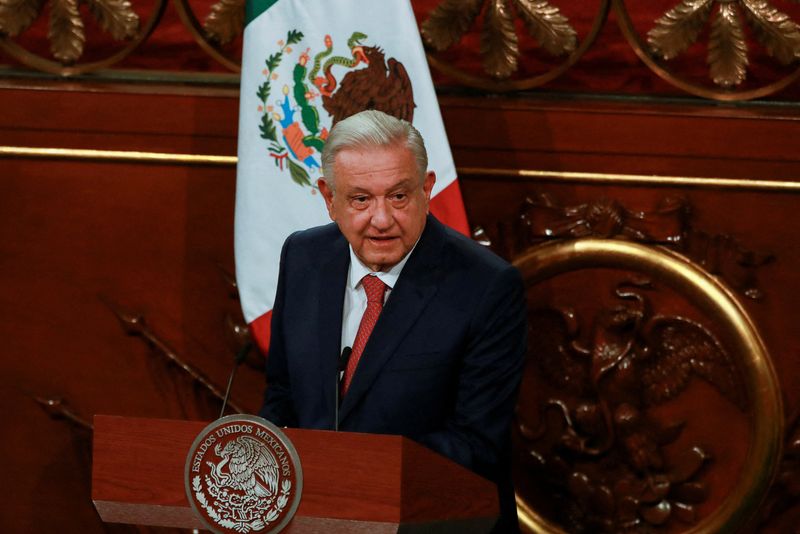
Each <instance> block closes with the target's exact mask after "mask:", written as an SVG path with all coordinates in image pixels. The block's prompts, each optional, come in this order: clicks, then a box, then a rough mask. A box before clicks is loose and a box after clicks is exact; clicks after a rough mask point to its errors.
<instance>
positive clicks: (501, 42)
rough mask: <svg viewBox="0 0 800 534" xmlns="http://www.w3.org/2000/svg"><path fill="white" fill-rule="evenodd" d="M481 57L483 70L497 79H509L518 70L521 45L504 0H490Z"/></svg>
mask: <svg viewBox="0 0 800 534" xmlns="http://www.w3.org/2000/svg"><path fill="white" fill-rule="evenodd" d="M481 56H483V69H484V70H485V71H486V72H487V73H488V74H490V75H491V76H494V77H495V78H508V77H509V76H511V75H512V74H513V73H514V71H516V70H517V59H518V58H519V43H518V42H517V33H516V31H514V19H513V17H511V16H510V14H509V12H508V5H507V4H506V3H505V1H504V0H489V5H488V7H487V8H486V16H485V18H484V24H483V31H482V32H481Z"/></svg>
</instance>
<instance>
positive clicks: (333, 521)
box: [92, 415, 498, 534]
mask: <svg viewBox="0 0 800 534" xmlns="http://www.w3.org/2000/svg"><path fill="white" fill-rule="evenodd" d="M206 424H207V423H204V422H198V421H176V420H166V419H141V418H130V417H117V416H104V415H97V416H95V418H94V440H93V442H94V443H93V461H92V464H93V465H92V500H93V501H94V505H95V507H96V508H97V511H98V513H99V514H100V517H101V518H102V519H103V521H106V522H112V523H131V524H139V525H153V526H166V527H180V528H199V529H203V528H204V526H203V524H202V523H201V522H200V519H198V518H197V517H196V516H195V514H194V512H193V510H192V509H191V507H190V505H189V502H188V500H187V499H186V492H185V490H184V482H183V481H184V465H185V461H186V454H187V452H188V451H189V448H190V447H191V445H192V441H193V440H194V438H195V437H196V436H197V434H198V433H199V432H200V431H201V430H202V429H203V428H205V426H206ZM284 432H285V433H286V435H287V436H288V437H289V439H290V440H291V441H292V443H294V445H295V447H296V448H297V453H298V455H299V456H300V462H301V465H302V469H303V493H302V499H301V501H300V506H299V508H298V509H297V513H296V514H295V516H294V519H293V520H292V521H291V523H289V525H288V527H287V528H286V529H285V530H284V531H283V532H289V533H292V534H297V533H304V532H333V533H335V532H364V533H366V532H370V533H384V532H387V533H388V532H403V533H406V532H409V533H412V532H426V533H427V532H437V533H438V532H441V533H450V532H453V533H456V532H459V533H461V532H476V533H477V532H488V531H489V530H491V527H492V525H493V524H494V522H495V521H496V519H497V516H498V504H497V487H496V486H495V485H494V484H493V483H491V482H489V481H488V480H486V479H484V478H481V477H479V476H478V475H475V474H474V473H472V472H470V471H468V470H467V469H464V468H463V467H461V466H459V465H457V464H455V463H453V462H452V461H450V460H448V459H446V458H444V457H443V456H440V455H438V454H436V453H435V452H433V451H430V450H429V449H427V448H425V447H423V446H421V445H419V444H417V443H415V442H413V441H411V440H409V439H406V438H402V437H399V436H386V435H379V434H356V433H351V432H331V431H324V430H300V429H292V428H287V429H285V430H284Z"/></svg>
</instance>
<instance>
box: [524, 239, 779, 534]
mask: <svg viewBox="0 0 800 534" xmlns="http://www.w3.org/2000/svg"><path fill="white" fill-rule="evenodd" d="M514 265H515V266H516V267H517V268H518V269H519V270H520V272H521V273H522V274H523V278H524V279H525V283H526V285H527V286H528V287H530V286H533V285H536V284H539V283H541V282H544V281H547V280H549V279H552V278H554V277H557V276H559V275H562V274H566V273H570V272H575V271H579V270H582V269H596V268H613V269H624V270H630V271H634V272H637V273H643V274H644V275H645V276H648V277H649V278H652V279H653V280H654V281H657V282H659V283H660V284H664V285H665V286H667V287H671V288H672V289H673V290H675V291H677V292H679V293H680V294H682V295H685V296H686V297H687V298H688V299H689V300H690V301H691V302H692V303H693V304H694V305H696V306H697V307H698V308H699V309H701V310H703V311H704V312H705V313H706V314H707V316H708V317H713V318H714V324H715V330H716V331H717V332H718V333H719V334H722V337H721V339H723V340H724V344H725V346H726V347H727V348H728V349H729V350H730V352H731V354H732V356H733V361H735V362H736V366H737V367H738V368H739V369H740V370H741V372H742V376H743V385H744V389H745V391H746V396H747V399H748V403H749V408H748V410H747V417H748V422H749V433H750V440H751V441H750V444H749V448H748V452H747V456H746V457H745V459H744V463H743V465H742V467H741V471H740V474H739V477H738V480H737V483H736V485H735V486H734V487H733V488H732V489H731V490H730V492H729V493H728V495H727V496H726V497H725V498H724V500H723V501H722V502H721V503H720V505H719V506H718V507H717V508H716V509H715V510H714V511H713V512H711V513H710V515H708V516H706V517H704V518H702V519H701V520H700V521H699V522H698V523H697V524H695V525H692V527H691V528H690V529H688V530H686V532H687V533H691V534H712V533H720V532H734V531H736V530H737V529H738V528H740V527H741V526H742V525H744V524H746V523H747V521H748V520H749V519H750V518H752V517H753V515H754V514H755V512H756V511H757V509H758V507H759V505H760V504H761V502H762V500H763V497H764V496H765V495H766V492H767V489H768V488H769V486H770V484H771V482H772V480H773V478H774V476H775V473H776V471H777V468H778V465H779V462H780V459H781V452H782V447H783V435H784V430H785V429H784V412H783V403H782V399H781V393H780V392H781V390H780V385H779V381H778V377H777V375H776V372H775V369H774V367H773V365H772V361H771V359H770V356H769V353H768V351H767V349H766V346H765V345H764V342H763V340H762V339H761V337H760V335H759V332H758V329H757V328H756V326H755V324H754V323H753V321H752V319H751V318H750V316H749V315H748V313H747V311H746V310H745V308H744V307H743V306H742V304H741V303H740V302H739V300H738V299H737V298H736V297H735V296H734V294H733V293H732V292H731V291H730V290H729V289H728V288H727V286H725V285H724V284H723V283H721V282H720V281H719V280H718V279H716V278H715V277H714V276H712V275H711V274H709V273H708V272H706V271H705V270H704V269H702V268H701V267H700V266H698V265H697V264H695V263H693V262H692V261H690V260H689V259H688V258H686V257H685V256H682V255H680V254H678V253H676V252H674V251H671V250H669V249H667V248H664V247H661V246H647V245H643V244H639V243H634V242H630V241H623V240H615V239H596V238H586V239H577V240H571V241H558V242H553V243H547V244H544V245H540V246H535V247H532V248H531V249H529V252H527V253H525V254H523V255H522V256H520V257H519V258H517V259H516V260H515V261H514ZM517 505H518V511H519V515H520V520H521V522H522V524H523V526H524V528H525V530H527V531H528V532H539V533H548V534H556V533H562V532H563V531H562V530H561V528H560V526H559V525H556V524H554V523H552V522H550V521H548V520H547V519H546V518H545V517H543V516H542V515H540V514H539V513H537V511H536V510H534V509H533V508H532V506H531V505H529V504H528V503H526V502H524V501H523V499H522V498H521V497H520V496H519V495H518V496H517Z"/></svg>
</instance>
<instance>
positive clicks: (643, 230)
mask: <svg viewBox="0 0 800 534" xmlns="http://www.w3.org/2000/svg"><path fill="white" fill-rule="evenodd" d="M500 234H501V235H500V236H499V243H498V246H497V248H498V250H499V252H501V254H503V255H505V256H506V257H514V256H516V255H517V254H519V253H520V252H521V251H522V250H525V249H526V248H527V247H530V246H532V245H536V244H539V243H543V242H546V241H551V240H554V239H569V238H578V237H600V238H617V239H629V240H632V241H637V242H641V243H649V244H658V245H664V246H668V247H670V248H671V249H673V250H675V251H677V252H680V253H682V254H684V255H685V256H687V257H689V258H691V259H692V260H693V261H695V262H696V263H697V264H698V265H700V266H701V267H703V268H704V269H706V270H707V271H709V272H710V273H711V274H714V275H717V276H719V277H720V278H722V279H723V280H725V282H726V283H727V284H728V285H730V286H731V287H733V288H734V289H736V290H737V291H739V292H740V293H742V294H743V295H745V296H747V297H748V298H751V299H755V300H757V299H760V298H762V296H763V295H762V291H761V289H760V288H759V286H758V278H757V274H758V269H759V268H760V267H762V266H764V265H766V264H767V263H769V262H771V261H773V260H774V256H773V254H771V253H769V252H766V251H756V250H751V249H750V248H748V247H746V246H744V245H743V244H742V243H740V241H739V240H738V239H737V238H736V237H734V236H731V235H726V234H711V233H709V232H706V231H704V230H703V229H702V228H697V227H696V226H695V225H694V224H693V222H692V206H691V204H690V202H689V201H688V200H687V199H686V198H684V197H680V196H667V197H664V198H662V199H661V200H660V201H659V203H658V204H657V205H656V206H655V207H654V208H653V209H652V210H649V211H643V210H641V209H636V210H635V209H631V208H628V207H627V206H625V205H623V204H622V203H620V202H619V201H616V200H614V199H610V198H602V197H601V198H597V199H594V200H592V201H590V202H587V203H584V204H578V205H561V204H560V203H559V202H558V201H557V200H556V199H554V198H553V197H551V196H550V195H547V194H537V195H534V196H532V197H528V198H526V199H525V201H524V202H523V203H522V205H521V206H520V209H519V216H518V218H517V220H515V221H513V222H506V223H504V224H503V225H502V226H501V229H500Z"/></svg>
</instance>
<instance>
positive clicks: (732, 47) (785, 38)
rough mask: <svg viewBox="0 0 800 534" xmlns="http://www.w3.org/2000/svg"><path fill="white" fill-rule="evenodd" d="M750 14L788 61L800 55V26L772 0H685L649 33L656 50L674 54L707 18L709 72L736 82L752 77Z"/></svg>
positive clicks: (768, 45) (759, 35)
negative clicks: (748, 35)
mask: <svg viewBox="0 0 800 534" xmlns="http://www.w3.org/2000/svg"><path fill="white" fill-rule="evenodd" d="M743 19H745V20H746V21H747V22H748V23H749V25H750V27H751V29H752V33H753V35H754V36H755V38H756V40H757V41H758V43H759V44H761V45H762V46H763V47H764V48H765V49H766V51H767V53H768V54H769V55H770V56H772V57H774V58H775V59H776V60H777V61H778V62H779V63H781V64H782V65H789V64H791V63H793V62H794V61H795V60H797V59H798V58H800V26H798V24H797V23H795V22H794V21H793V20H792V19H791V18H790V17H789V16H788V15H787V14H785V13H783V12H781V11H780V10H778V9H777V8H775V7H774V6H773V5H772V4H771V3H770V2H769V0H683V1H682V2H680V3H679V4H677V5H676V6H675V7H673V8H671V9H669V10H668V11H667V12H665V13H664V15H663V16H661V17H660V18H659V19H657V20H656V21H655V26H654V27H653V28H652V29H651V30H650V31H649V32H648V33H647V42H648V44H649V45H650V50H651V52H652V53H653V54H655V55H657V56H659V57H661V58H663V59H665V60H670V59H673V58H675V57H677V56H678V55H679V54H681V53H682V52H684V51H685V50H686V49H687V48H689V46H691V45H692V44H693V43H694V42H696V41H697V39H698V37H699V36H700V34H701V32H702V31H703V29H704V28H705V26H706V25H707V24H709V22H710V25H711V32H710V36H709V43H708V57H707V62H708V65H709V74H710V77H711V79H712V80H713V81H714V83H715V84H717V85H720V86H722V87H725V88H731V87H734V86H737V85H739V84H741V83H742V82H743V81H744V80H745V78H746V77H747V66H748V64H749V61H748V57H747V52H748V48H747V40H746V37H745V28H744V22H743Z"/></svg>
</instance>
